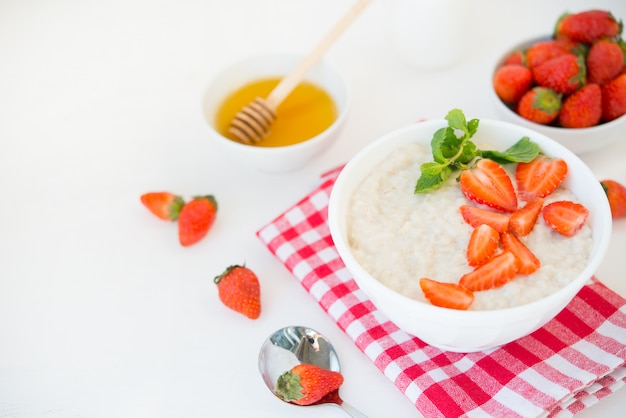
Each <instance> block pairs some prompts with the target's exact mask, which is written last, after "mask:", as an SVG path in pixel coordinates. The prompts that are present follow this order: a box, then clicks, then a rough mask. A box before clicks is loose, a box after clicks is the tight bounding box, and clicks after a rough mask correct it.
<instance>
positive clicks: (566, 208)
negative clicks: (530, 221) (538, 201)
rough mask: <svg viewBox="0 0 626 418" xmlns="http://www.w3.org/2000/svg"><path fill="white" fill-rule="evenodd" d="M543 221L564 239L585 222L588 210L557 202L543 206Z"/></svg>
mask: <svg viewBox="0 0 626 418" xmlns="http://www.w3.org/2000/svg"><path fill="white" fill-rule="evenodd" d="M541 213H542V214H543V220H544V221H546V224H547V225H548V226H549V227H550V228H552V229H553V230H555V231H556V232H558V233H559V234H561V235H565V236H566V237H571V236H573V235H574V234H576V232H578V230H579V229H580V228H582V227H583V226H584V225H585V223H586V222H587V218H588V217H589V210H588V209H587V208H586V207H584V206H583V205H581V204H580V203H574V202H571V201H569V200H559V201H556V202H552V203H550V204H548V205H546V206H544V208H543V211H542V212H541Z"/></svg>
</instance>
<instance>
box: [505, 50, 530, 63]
mask: <svg viewBox="0 0 626 418" xmlns="http://www.w3.org/2000/svg"><path fill="white" fill-rule="evenodd" d="M525 62H526V59H525V57H524V52H523V51H514V52H511V53H510V54H509V56H508V57H506V58H505V59H504V62H503V63H502V65H509V64H517V65H525Z"/></svg>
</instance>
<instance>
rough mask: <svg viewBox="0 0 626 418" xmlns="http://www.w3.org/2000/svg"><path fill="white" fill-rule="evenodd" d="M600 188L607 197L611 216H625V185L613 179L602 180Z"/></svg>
mask: <svg viewBox="0 0 626 418" xmlns="http://www.w3.org/2000/svg"><path fill="white" fill-rule="evenodd" d="M600 184H601V185H602V188H603V189H604V191H605V193H606V197H607V198H608V199H609V206H610V207H611V216H612V217H613V219H615V218H623V217H626V187H625V186H624V185H623V184H621V183H619V182H617V181H615V180H608V179H605V180H602V181H601V182H600Z"/></svg>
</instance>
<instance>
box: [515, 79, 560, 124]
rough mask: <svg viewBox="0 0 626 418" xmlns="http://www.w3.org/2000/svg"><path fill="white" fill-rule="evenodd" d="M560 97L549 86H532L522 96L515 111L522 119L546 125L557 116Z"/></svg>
mask: <svg viewBox="0 0 626 418" xmlns="http://www.w3.org/2000/svg"><path fill="white" fill-rule="evenodd" d="M561 97H562V95H561V94H559V93H557V92H556V91H554V90H552V89H550V88H547V87H533V88H532V89H531V90H529V91H527V92H526V93H525V94H524V95H523V96H522V98H521V99H520V101H519V102H518V104H517V109H516V111H517V113H518V114H519V115H520V116H521V117H523V118H524V119H528V120H530V121H532V122H535V123H539V124H542V125H547V124H549V123H551V122H552V121H554V120H555V119H556V118H557V117H558V116H559V112H560V111H561Z"/></svg>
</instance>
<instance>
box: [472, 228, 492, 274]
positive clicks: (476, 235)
mask: <svg viewBox="0 0 626 418" xmlns="http://www.w3.org/2000/svg"><path fill="white" fill-rule="evenodd" d="M499 243H500V234H499V233H498V231H496V230H495V229H493V228H492V227H490V226H489V225H487V224H482V225H478V226H477V227H476V228H474V230H473V231H472V235H471V236H470V239H469V243H468V245H467V262H468V264H469V265H470V266H472V267H476V266H480V265H482V264H485V263H486V262H487V261H488V260H489V259H490V258H491V257H492V256H493V255H494V254H495V253H496V251H497V250H498V244H499Z"/></svg>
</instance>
